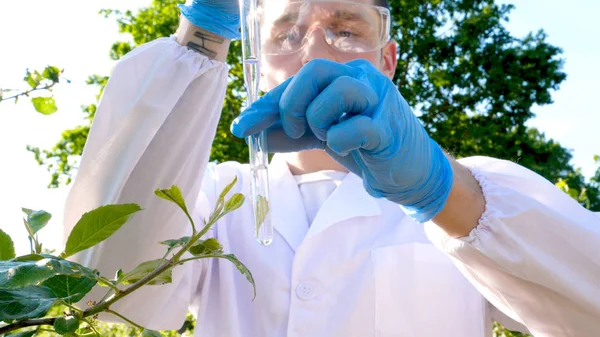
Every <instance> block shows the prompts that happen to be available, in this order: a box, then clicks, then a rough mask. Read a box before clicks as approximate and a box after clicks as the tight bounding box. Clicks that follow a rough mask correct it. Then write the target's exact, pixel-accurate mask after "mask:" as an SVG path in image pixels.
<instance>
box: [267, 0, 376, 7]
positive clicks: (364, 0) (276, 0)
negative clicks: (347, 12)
mask: <svg viewBox="0 0 600 337" xmlns="http://www.w3.org/2000/svg"><path fill="white" fill-rule="evenodd" d="M320 1H323V0H320ZM290 2H307V3H308V2H319V0H300V1H299V0H259V3H260V4H261V5H262V6H263V7H266V6H270V5H275V4H277V5H280V6H281V5H285V4H288V3H290ZM332 2H350V3H357V4H366V5H372V4H373V0H336V1H332Z"/></svg>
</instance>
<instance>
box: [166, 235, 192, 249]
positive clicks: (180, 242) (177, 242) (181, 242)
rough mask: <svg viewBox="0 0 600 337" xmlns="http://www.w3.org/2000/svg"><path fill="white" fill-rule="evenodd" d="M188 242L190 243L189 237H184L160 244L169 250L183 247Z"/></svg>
mask: <svg viewBox="0 0 600 337" xmlns="http://www.w3.org/2000/svg"><path fill="white" fill-rule="evenodd" d="M189 241H190V237H189V236H184V237H182V238H179V239H177V240H166V241H163V242H160V244H162V245H166V246H168V247H169V248H175V247H183V246H185V245H186V244H187V243H188V242H189Z"/></svg>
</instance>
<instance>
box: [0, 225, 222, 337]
mask: <svg viewBox="0 0 600 337" xmlns="http://www.w3.org/2000/svg"><path fill="white" fill-rule="evenodd" d="M214 223H215V221H209V223H208V224H206V226H205V227H204V228H203V229H202V231H200V232H199V233H196V234H195V235H193V236H192V238H191V239H190V240H189V241H188V243H187V244H186V245H185V246H184V247H183V248H181V249H180V250H179V251H178V252H177V253H176V254H175V255H173V257H172V258H171V259H169V260H168V261H167V262H166V263H165V264H163V265H161V266H160V267H158V268H157V269H155V270H154V271H152V272H151V273H150V274H148V275H146V276H145V277H144V278H142V279H141V280H139V281H137V282H136V283H134V284H132V285H131V286H130V287H128V288H126V289H124V290H119V289H118V288H117V289H116V290H119V293H118V294H116V295H115V296H114V297H113V298H111V299H110V300H108V301H102V302H100V303H98V304H97V305H95V306H93V307H91V308H89V309H86V310H85V311H83V315H82V316H83V321H85V322H86V323H87V324H88V325H89V326H90V327H91V328H92V330H94V332H95V333H96V335H97V336H100V334H99V333H98V331H96V329H95V328H94V326H93V325H92V324H91V323H90V322H89V320H86V319H85V318H86V317H90V316H93V315H95V314H97V313H100V312H102V311H109V310H110V309H109V307H110V306H111V305H112V304H113V303H115V302H117V301H119V300H121V299H123V297H125V296H127V295H129V294H131V293H132V292H134V291H135V290H137V289H139V288H141V287H143V286H144V285H146V284H147V283H149V282H150V281H152V280H153V279H155V278H156V277H157V276H159V275H160V274H162V273H164V272H165V271H167V270H169V269H172V268H174V267H175V266H177V265H179V264H181V263H183V262H187V261H191V260H197V259H199V258H201V257H197V258H189V259H184V260H181V261H180V260H179V259H180V258H181V257H182V256H183V254H185V253H186V252H187V251H188V250H189V249H190V248H191V247H192V246H193V245H194V244H195V243H196V241H198V239H200V238H201V237H202V236H203V235H204V234H206V233H207V232H208V230H209V229H210V227H211V226H213V225H214ZM205 257H206V256H205ZM205 257H202V258H205ZM109 283H110V282H109ZM111 284H112V283H111ZM113 286H114V285H113ZM115 288H116V287H115ZM55 320H56V318H43V319H30V320H24V321H20V322H16V323H13V324H10V325H7V326H3V327H1V328H0V334H3V333H7V332H10V331H13V330H17V329H20V328H25V327H29V326H39V325H54V321H55ZM131 323H133V322H131Z"/></svg>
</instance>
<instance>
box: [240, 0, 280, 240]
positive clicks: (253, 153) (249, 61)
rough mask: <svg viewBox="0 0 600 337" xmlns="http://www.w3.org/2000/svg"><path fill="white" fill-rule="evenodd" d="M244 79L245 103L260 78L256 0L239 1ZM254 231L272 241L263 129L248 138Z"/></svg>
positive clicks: (250, 100) (254, 95) (254, 94)
mask: <svg viewBox="0 0 600 337" xmlns="http://www.w3.org/2000/svg"><path fill="white" fill-rule="evenodd" d="M239 3H240V14H241V15H240V18H241V28H242V31H241V33H242V34H241V35H242V41H241V42H242V58H243V62H244V65H243V67H244V81H245V85H246V90H247V93H248V98H247V102H246V103H247V105H248V106H249V105H251V104H252V103H253V102H254V101H255V100H257V99H258V92H259V87H260V84H259V81H260V43H261V42H260V25H259V24H260V23H259V7H258V5H257V0H239ZM247 142H248V146H249V150H250V172H251V180H252V204H253V208H254V234H255V237H256V240H257V241H258V242H259V243H260V244H262V245H264V246H268V245H269V244H271V242H272V241H273V224H272V223H271V209H270V205H271V203H270V201H269V175H268V167H269V156H268V151H267V141H266V134H265V132H264V131H263V132H261V133H259V134H257V135H253V136H250V137H248V140H247Z"/></svg>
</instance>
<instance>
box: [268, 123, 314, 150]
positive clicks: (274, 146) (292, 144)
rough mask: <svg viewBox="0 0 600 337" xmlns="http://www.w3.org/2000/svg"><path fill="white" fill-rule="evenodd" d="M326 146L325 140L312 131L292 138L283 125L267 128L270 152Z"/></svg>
mask: <svg viewBox="0 0 600 337" xmlns="http://www.w3.org/2000/svg"><path fill="white" fill-rule="evenodd" d="M324 148H325V142H322V141H320V140H319V139H318V138H317V137H315V136H314V135H313V134H312V132H310V131H309V132H306V133H305V134H304V135H302V137H300V138H291V137H290V136H288V135H287V133H286V132H285V131H284V130H283V128H282V127H281V125H277V126H274V127H272V128H270V129H268V130H267V151H268V152H270V153H278V152H284V153H285V152H298V151H303V150H315V149H324Z"/></svg>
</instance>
